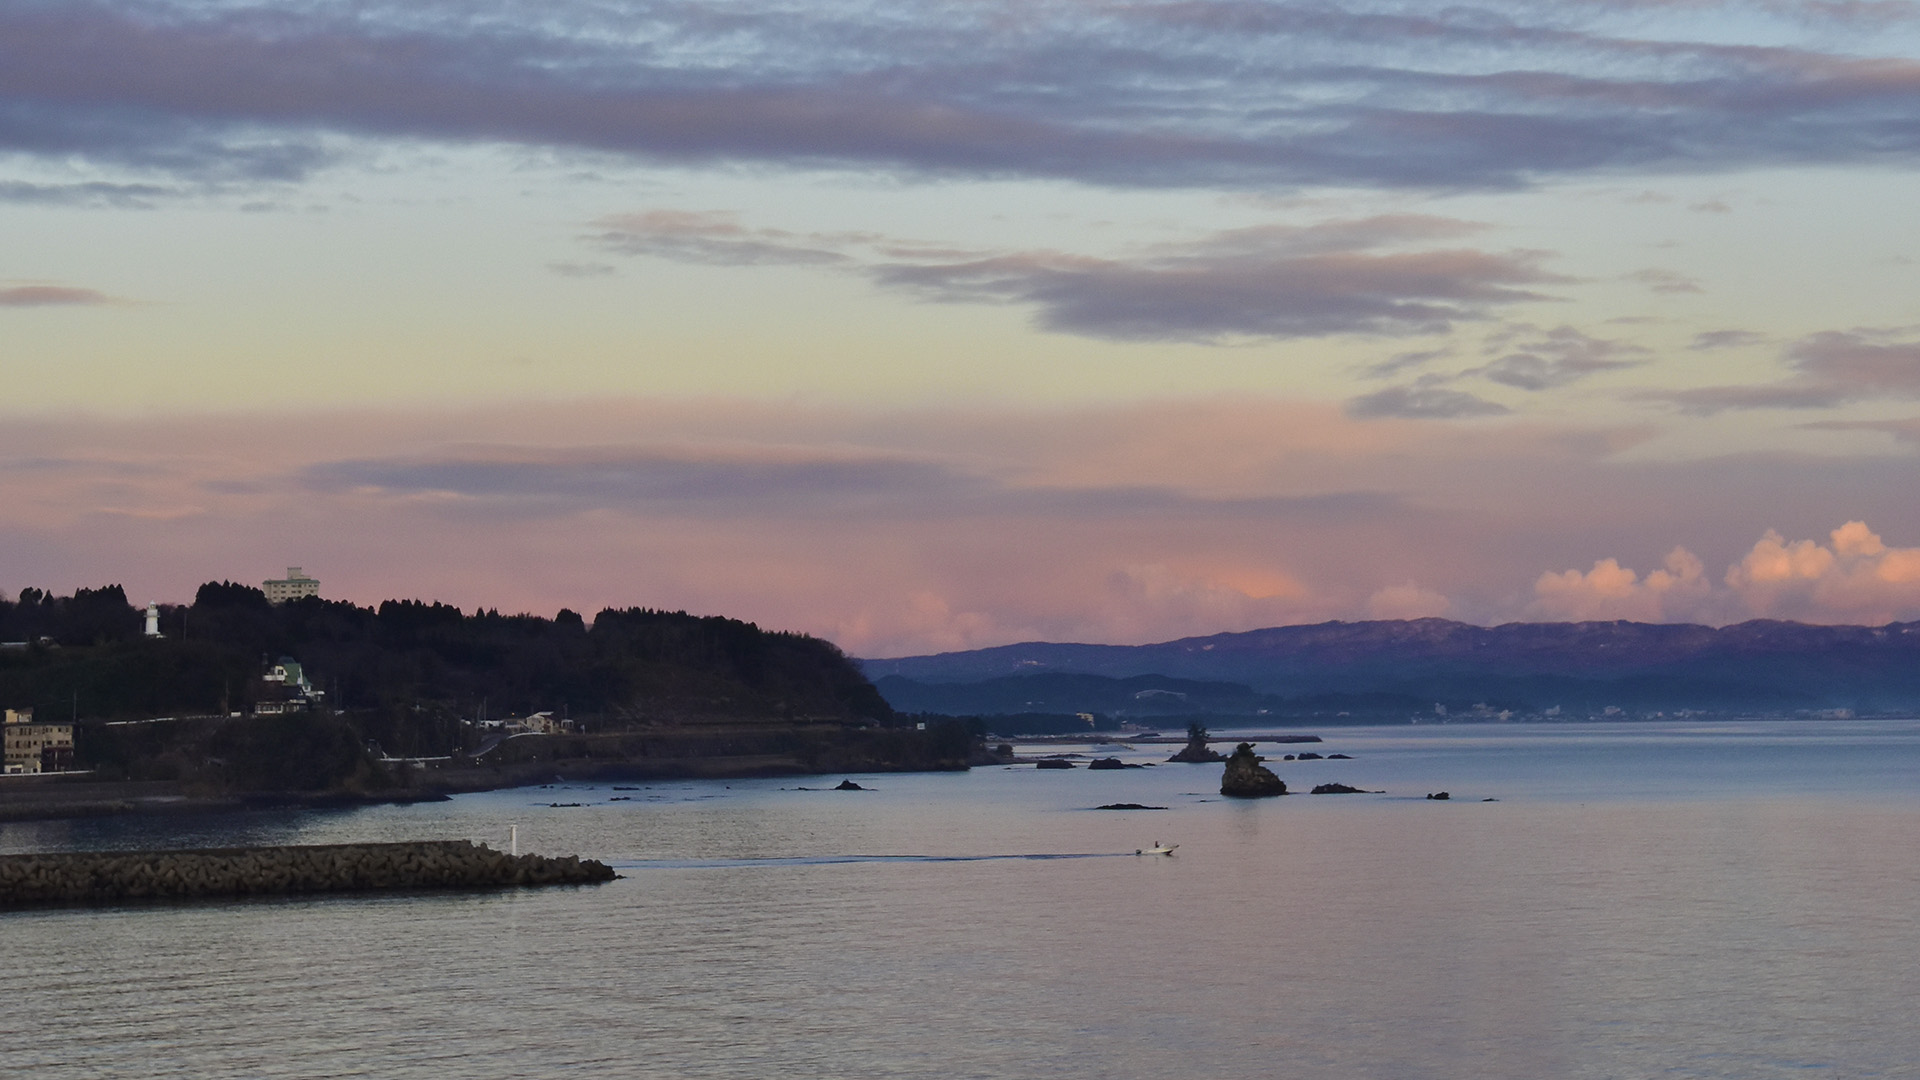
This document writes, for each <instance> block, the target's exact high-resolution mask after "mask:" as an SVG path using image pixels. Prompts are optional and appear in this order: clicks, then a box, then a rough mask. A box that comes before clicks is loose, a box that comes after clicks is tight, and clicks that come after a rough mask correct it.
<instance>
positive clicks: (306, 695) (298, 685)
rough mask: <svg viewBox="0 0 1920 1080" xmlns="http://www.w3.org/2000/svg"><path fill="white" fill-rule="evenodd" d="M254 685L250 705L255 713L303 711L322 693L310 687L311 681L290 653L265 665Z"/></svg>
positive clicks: (318, 699) (320, 696)
mask: <svg viewBox="0 0 1920 1080" xmlns="http://www.w3.org/2000/svg"><path fill="white" fill-rule="evenodd" d="M257 686H258V689H257V691H256V694H255V701H254V706H253V712H254V715H255V716H277V715H280V714H283V713H291V712H305V711H306V710H307V709H309V708H312V707H314V706H316V705H318V704H319V703H320V699H321V698H323V697H325V696H326V692H325V691H323V690H316V689H314V686H313V683H311V682H309V681H308V680H307V673H306V672H305V671H303V670H301V668H300V664H299V663H298V662H297V661H295V660H294V659H293V657H291V656H283V657H281V658H280V660H279V662H278V663H276V664H274V665H272V666H271V667H269V668H267V673H266V674H265V675H262V676H261V677H260V682H259V684H257Z"/></svg>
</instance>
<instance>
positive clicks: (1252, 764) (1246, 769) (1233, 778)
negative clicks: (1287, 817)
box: [1220, 742, 1287, 799]
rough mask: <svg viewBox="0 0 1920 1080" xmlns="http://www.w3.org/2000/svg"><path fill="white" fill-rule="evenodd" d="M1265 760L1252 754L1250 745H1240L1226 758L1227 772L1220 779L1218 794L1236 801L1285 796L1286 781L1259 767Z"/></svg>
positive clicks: (1271, 771) (1269, 770)
mask: <svg viewBox="0 0 1920 1080" xmlns="http://www.w3.org/2000/svg"><path fill="white" fill-rule="evenodd" d="M1265 760H1266V759H1265V758H1263V757H1260V756H1259V755H1257V754H1255V753H1254V752H1253V744H1252V743H1244V742H1243V743H1241V744H1240V745H1239V746H1237V747H1235V748H1234V751H1233V756H1231V757H1229V758H1227V770H1226V772H1225V773H1223V774H1222V775H1221V777H1220V794H1222V795H1226V796H1230V797H1232V798H1236V799H1262V798H1266V797H1268V796H1270V795H1285V794H1286V793H1287V785H1286V781H1284V780H1281V779H1280V778H1279V777H1277V776H1275V775H1273V770H1271V769H1268V768H1266V767H1265V766H1263V765H1261V764H1260V763H1261V762H1262V761H1265Z"/></svg>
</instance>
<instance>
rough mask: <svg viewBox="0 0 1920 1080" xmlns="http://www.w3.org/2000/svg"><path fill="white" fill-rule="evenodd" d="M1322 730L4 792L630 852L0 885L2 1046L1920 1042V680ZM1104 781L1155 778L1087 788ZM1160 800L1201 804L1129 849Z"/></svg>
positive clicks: (1183, 1054) (795, 1064) (440, 1067)
mask: <svg viewBox="0 0 1920 1080" xmlns="http://www.w3.org/2000/svg"><path fill="white" fill-rule="evenodd" d="M1319 733H1320V734H1322V735H1323V736H1324V737H1325V739H1326V742H1325V743H1324V744H1322V745H1319V746H1314V747H1311V749H1313V750H1316V751H1318V752H1321V753H1346V754H1351V755H1353V759H1352V760H1350V761H1312V762H1282V761H1278V760H1277V759H1278V758H1279V756H1280V754H1281V753H1283V752H1285V750H1288V749H1298V748H1295V747H1273V748H1269V749H1266V750H1264V751H1263V752H1266V753H1267V754H1268V756H1269V757H1270V758H1272V759H1275V760H1273V761H1272V764H1273V766H1274V767H1275V769H1276V771H1277V772H1279V774H1280V775H1281V777H1282V778H1283V779H1285V780H1286V781H1287V782H1288V784H1289V786H1291V787H1292V788H1294V789H1295V790H1296V791H1300V792H1304V791H1306V790H1307V789H1309V788H1310V787H1311V786H1312V785H1313V784H1316V783H1321V782H1325V781H1329V780H1337V781H1340V782H1343V783H1348V784H1352V785H1354V786H1358V787H1365V788H1368V789H1370V790H1376V791H1379V792H1381V793H1380V794H1365V795H1339V796H1326V795H1323V796H1312V795H1304V794H1301V795H1292V796H1288V797H1286V798H1283V799H1274V800H1263V801H1259V802H1251V803H1247V802H1235V801H1230V800H1223V799H1221V798H1220V797H1219V795H1218V794H1217V789H1218V783H1219V773H1220V768H1219V766H1217V765H1215V766H1192V765H1159V766H1157V767H1153V768H1142V769H1130V770H1124V771H1116V772H1088V771H1086V770H1084V769H1076V770H1073V771H1061V772H1042V771H1039V770H1035V769H1032V768H1030V767H1029V768H1012V769H1001V768H992V769H980V770H975V771H973V772H972V773H967V774H938V775H876V776H862V775H855V776H854V777H853V779H855V780H857V781H859V782H860V783H862V784H864V785H867V786H869V787H871V788H872V789H873V790H871V791H863V792H838V791H830V790H821V789H825V788H828V787H830V786H831V785H832V784H834V783H836V782H838V781H839V780H840V779H841V777H840V776H833V777H823V778H805V779H796V778H787V779H780V780H766V781H758V780H756V781H731V782H698V783H694V782H687V783H666V784H649V785H622V786H623V787H631V788H633V790H616V789H615V788H614V786H613V785H610V784H597V785H587V784H573V783H567V782H565V781H564V780H562V779H558V778H556V782H555V783H554V784H553V785H552V786H551V787H544V788H523V789H517V790H512V791H501V792H489V793H484V794H476V795H470V796H463V797H460V798H457V799H455V800H453V801H452V802H448V803H437V804H424V805H418V806H406V807H374V808H366V809H359V810H353V811H342V812H328V813H261V814H249V815H244V816H239V817H223V818H193V819H185V818H145V819H137V820H135V819H126V820H107V821H84V822H57V823H33V824H9V825H4V826H0V851H35V850H71V849H81V848H95V849H99V848H128V847H146V846H202V845H214V844H221V845H225V844H244V843H327V842H339V841H347V840H387V839H449V838H462V837H465V838H471V839H475V840H483V841H487V842H490V843H492V844H494V845H496V846H502V847H504V846H505V844H506V839H507V834H508V827H509V826H510V825H512V826H517V827H518V831H519V836H520V843H521V847H522V850H534V851H540V852H543V853H548V854H581V855H588V856H592V857H594V858H599V859H603V860H606V861H608V862H611V863H613V864H615V865H616V866H617V867H618V868H619V869H620V872H621V873H622V874H623V875H625V876H624V877H623V878H622V879H621V880H619V881H616V882H613V883H610V884H607V885H601V886H592V887H582V888H560V889H545V890H525V891H515V892H507V893H493V894H471V895H442V894H420V895H387V896H367V897H330V898H296V899H274V900H249V901H232V902H203V903H189V904H166V905H143V906H126V907H120V908H111V909H102V910H71V909H62V910H46V911H28V912H11V913H0V991H3V992H4V1000H5V1003H6V1004H5V1006H4V1007H0V1068H3V1069H4V1071H5V1072H7V1074H8V1075H15V1074H17V1075H22V1076H25V1075H32V1076H33V1077H35V1078H36V1080H38V1078H67V1077H120V1076H140V1077H350V1076H351V1077H357V1076H367V1077H429V1076H431V1077H444V1076H454V1077H477V1078H493V1077H500V1078H507V1077H512V1078H522V1077H546V1076H575V1075H579V1076H610V1077H691V1078H706V1077H713V1078H722V1077H755V1078H760V1077H769V1076H781V1075H791V1076H807V1077H1039V1076H1064V1077H1088V1078H1095V1077H1098V1078H1133V1077H1139V1078H1155V1080H1159V1078H1166V1077H1226V1078H1239V1077H1248V1078H1252V1077H1262V1078H1265V1077H1299V1078H1320V1077H1327V1078H1333V1077H1339V1078H1343V1080H1347V1078H1356V1077H1359V1078H1375V1077H1378V1078H1406V1080H1432V1078H1455V1077H1458V1078H1514V1080H1543V1078H1586V1077H1593V1078H1602V1077H1605V1078H1614V1077H1621V1078H1628V1077H1635V1078H1637V1077H1729V1078H1736V1077H1737V1078H1766V1077H1787V1076H1792V1077H1808V1076H1816V1077H1902V1078H1909V1077H1915V1076H1920V1024H1916V1023H1915V1022H1914V1005H1913V1003H1914V1002H1915V1001H1920V722H1908V721H1886V722H1863V721H1862V722H1854V721H1829V722H1775V723H1753V724H1679V723H1675V724H1620V725H1591V724H1578V725H1574V724H1568V725H1538V726H1536V725H1464V724H1462V725H1437V726H1428V725H1420V726H1417V727H1405V726H1403V727H1391V728H1385V727H1382V728H1331V729H1324V730H1322V731H1320V732H1319ZM1173 749H1174V747H1166V746H1153V747H1147V746H1142V747H1139V748H1138V749H1137V750H1134V751H1127V752H1121V753H1119V754H1117V755H1116V756H1120V757H1122V758H1124V759H1127V760H1132V761H1138V762H1142V763H1144V762H1149V761H1156V760H1164V758H1165V756H1166V755H1167V754H1168V753H1170V752H1171V751H1172V750H1173ZM808 789H811V790H808ZM1439 790H1447V791H1449V792H1451V794H1452V796H1453V797H1452V799H1450V800H1448V801H1445V802H1439V801H1430V800H1427V799H1426V798H1424V796H1425V794H1426V793H1428V792H1433V791H1439ZM615 800H619V801H615ZM1481 800H1497V801H1481ZM1109 802H1138V803H1145V804H1149V805H1153V806H1164V807H1166V809H1164V810H1147V811H1099V810H1095V809H1092V808H1093V807H1096V806H1098V805H1100V804H1102V803H1109ZM553 803H561V804H567V803H579V804H581V805H579V806H565V805H562V806H553V805H550V804H553ZM1155 840H1164V841H1167V842H1170V843H1178V844H1179V845H1180V846H1179V849H1178V851H1177V853H1176V854H1175V855H1174V856H1172V857H1152V856H1135V855H1133V854H1132V852H1133V851H1134V850H1135V849H1137V848H1141V847H1146V846H1149V845H1150V844H1152V843H1153V841H1155ZM16 1071H17V1072H16Z"/></svg>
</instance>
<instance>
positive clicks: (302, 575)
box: [260, 566, 320, 604]
mask: <svg viewBox="0 0 1920 1080" xmlns="http://www.w3.org/2000/svg"><path fill="white" fill-rule="evenodd" d="M260 587H261V588H263V589H265V590H266V593H267V603H269V604H284V603H286V602H287V601H289V600H298V599H300V598H301V597H303V596H319V595H320V581H319V579H318V578H310V577H308V576H307V575H306V572H305V571H304V570H301V569H300V568H299V567H297V566H289V567H287V576H286V577H283V578H271V579H268V580H266V581H263V582H261V583H260Z"/></svg>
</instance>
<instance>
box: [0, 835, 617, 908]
mask: <svg viewBox="0 0 1920 1080" xmlns="http://www.w3.org/2000/svg"><path fill="white" fill-rule="evenodd" d="M617 876H618V875H616V874H615V873H614V872H613V868H612V867H610V866H608V865H607V864H605V863H602V862H596V861H594V860H592V859H580V858H577V857H574V856H566V857H564V858H548V857H546V856H543V855H507V854H504V853H502V852H498V851H495V850H493V849H492V848H489V847H485V846H482V845H476V844H473V843H472V842H470V841H466V840H447V841H430V842H425V843H401V844H325V845H315V846H308V847H257V848H210V849H204V850H198V851H99V852H91V851H86V852H64V853H59V854H45V855H0V908H4V907H29V906H38V905H42V904H85V903H112V902H115V901H121V900H164V899H185V898H191V897H202V896H272V895H290V894H295V893H329V892H366V891H372V890H377V889H487V888H505V887H509V886H515V885H584V884H588V883H591V882H598V881H612V880H613V879H614V878H615V877H617Z"/></svg>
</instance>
